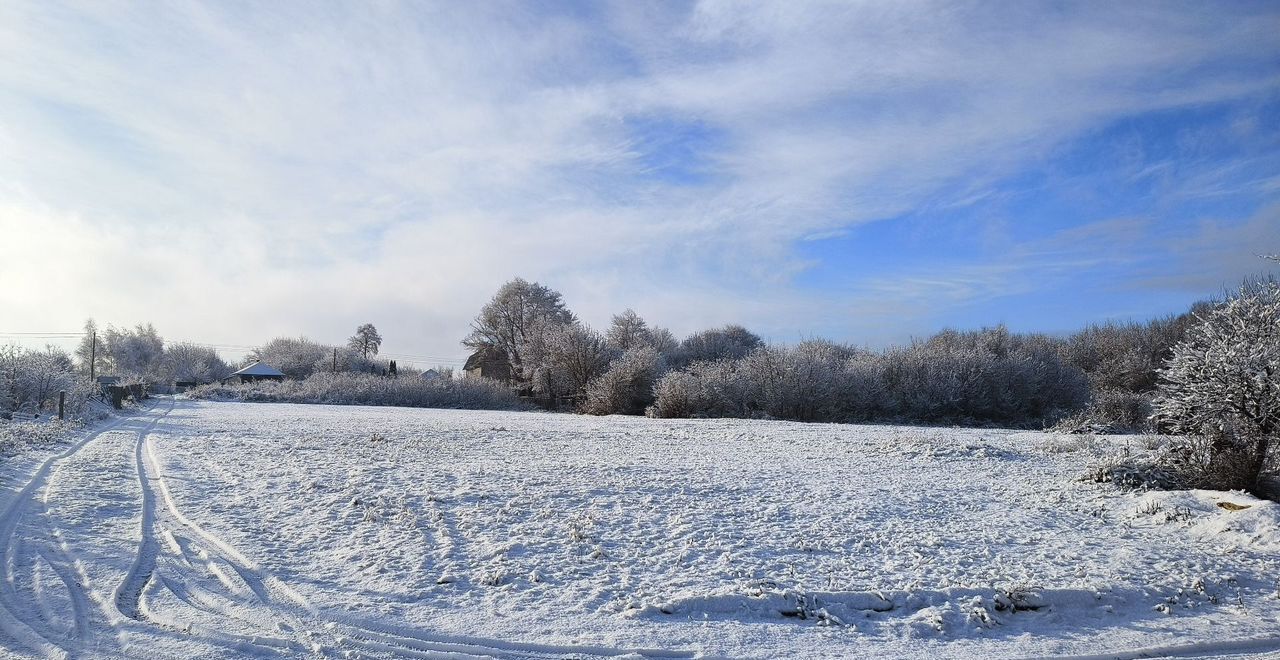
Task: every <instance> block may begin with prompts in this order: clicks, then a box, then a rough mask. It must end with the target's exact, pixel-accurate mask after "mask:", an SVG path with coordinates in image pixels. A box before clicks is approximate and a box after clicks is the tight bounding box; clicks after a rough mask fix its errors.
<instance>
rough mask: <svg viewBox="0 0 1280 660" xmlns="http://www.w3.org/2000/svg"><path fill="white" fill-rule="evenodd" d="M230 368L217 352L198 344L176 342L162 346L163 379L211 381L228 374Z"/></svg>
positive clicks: (230, 370)
mask: <svg viewBox="0 0 1280 660" xmlns="http://www.w3.org/2000/svg"><path fill="white" fill-rule="evenodd" d="M231 372H232V369H231V367H230V366H229V365H227V363H226V362H224V361H223V360H222V358H221V357H220V356H219V355H218V352H217V351H215V350H214V349H212V348H210V347H208V346H201V345H199V344H187V343H177V344H169V345H168V346H165V348H164V367H163V373H164V375H165V377H166V378H165V380H170V381H195V382H197V383H212V382H214V381H217V380H221V379H223V378H226V377H227V376H229V375H230V374H231Z"/></svg>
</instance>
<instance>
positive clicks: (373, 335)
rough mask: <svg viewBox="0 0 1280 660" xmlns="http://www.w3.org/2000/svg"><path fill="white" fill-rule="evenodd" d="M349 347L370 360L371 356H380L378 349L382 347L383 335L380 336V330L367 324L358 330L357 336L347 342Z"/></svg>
mask: <svg viewBox="0 0 1280 660" xmlns="http://www.w3.org/2000/svg"><path fill="white" fill-rule="evenodd" d="M347 345H348V346H350V347H351V350H353V351H357V352H359V353H360V356H361V357H363V358H364V359H366V360H368V359H369V355H370V354H373V355H377V354H378V347H379V346H382V335H379V334H378V329H377V328H375V327H373V324H372V323H366V324H364V325H362V326H360V327H358V328H356V334H354V335H352V336H351V339H348V340H347Z"/></svg>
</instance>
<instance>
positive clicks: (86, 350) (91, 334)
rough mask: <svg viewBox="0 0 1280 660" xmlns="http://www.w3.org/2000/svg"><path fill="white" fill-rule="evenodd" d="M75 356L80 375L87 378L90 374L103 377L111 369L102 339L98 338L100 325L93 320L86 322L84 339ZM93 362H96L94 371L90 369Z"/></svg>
mask: <svg viewBox="0 0 1280 660" xmlns="http://www.w3.org/2000/svg"><path fill="white" fill-rule="evenodd" d="M74 355H75V359H76V364H77V365H78V366H79V369H80V373H82V374H84V375H85V376H88V375H89V374H90V373H93V374H97V375H101V374H102V373H103V372H104V371H106V370H107V369H108V368H109V367H110V362H109V357H108V356H107V352H106V351H105V350H103V346H102V337H100V336H98V324H97V323H96V322H94V320H93V319H88V320H87V321H85V322H84V337H82V338H81V339H80V343H79V344H78V345H77V346H76V350H75V353H74ZM91 360H92V361H93V362H94V365H93V369H90V368H89V362H90V361H91Z"/></svg>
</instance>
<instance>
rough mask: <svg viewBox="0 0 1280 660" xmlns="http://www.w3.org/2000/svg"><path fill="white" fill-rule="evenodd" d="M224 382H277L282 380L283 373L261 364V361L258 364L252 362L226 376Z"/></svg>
mask: <svg viewBox="0 0 1280 660" xmlns="http://www.w3.org/2000/svg"><path fill="white" fill-rule="evenodd" d="M224 380H225V381H229V382H233V383H234V382H236V381H239V382H241V383H256V382H258V381H263V380H271V381H276V382H279V381H282V380H284V372H282V371H280V370H279V369H276V368H275V367H273V366H271V365H269V364H263V363H262V362H261V361H259V362H254V363H253V364H251V365H249V366H247V367H245V368H243V369H241V370H240V371H237V372H235V373H233V374H231V375H230V376H227V377H226V378H225V379H224Z"/></svg>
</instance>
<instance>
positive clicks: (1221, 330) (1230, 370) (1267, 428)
mask: <svg viewBox="0 0 1280 660" xmlns="http://www.w3.org/2000/svg"><path fill="white" fill-rule="evenodd" d="M1160 375H1161V383H1160V393H1159V396H1158V397H1157V398H1156V404H1155V405H1156V411H1157V415H1158V419H1159V421H1160V423H1161V424H1163V425H1165V426H1166V427H1167V428H1169V429H1170V430H1172V431H1174V432H1177V433H1185V434H1188V435H1191V436H1195V437H1197V438H1198V439H1199V441H1198V442H1193V443H1191V444H1190V445H1188V446H1187V447H1185V448H1184V450H1185V451H1186V453H1187V454H1188V455H1187V456H1186V459H1187V460H1186V462H1185V463H1184V465H1187V466H1191V467H1192V469H1194V471H1195V472H1196V474H1195V475H1193V477H1198V478H1199V480H1200V481H1201V483H1200V485H1202V486H1204V487H1209V488H1221V489H1228V488H1245V489H1248V490H1256V489H1257V488H1258V481H1259V477H1260V476H1261V474H1262V472H1263V470H1264V468H1265V467H1266V463H1267V461H1268V459H1269V458H1271V456H1270V455H1271V454H1272V453H1273V452H1274V451H1275V449H1274V448H1275V446H1276V444H1277V442H1276V436H1277V435H1278V434H1280V283H1277V282H1276V281H1275V280H1269V281H1264V282H1259V283H1255V284H1250V285H1246V286H1244V287H1242V288H1241V290H1240V292H1239V293H1238V294H1237V295H1235V296H1233V297H1232V298H1231V299H1230V300H1228V301H1227V302H1226V303H1225V304H1223V305H1221V306H1218V307H1216V308H1214V309H1213V310H1212V311H1211V312H1209V313H1208V314H1206V315H1205V316H1204V318H1203V319H1202V321H1201V322H1200V324H1198V325H1196V326H1194V327H1192V328H1191V329H1190V330H1188V331H1187V337H1186V339H1185V340H1183V341H1182V342H1181V343H1179V344H1178V345H1177V346H1176V347H1175V348H1174V351H1173V357H1171V358H1170V359H1169V362H1168V364H1167V366H1166V367H1165V369H1164V371H1162V372H1161V374H1160ZM1209 482H1211V483H1209Z"/></svg>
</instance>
